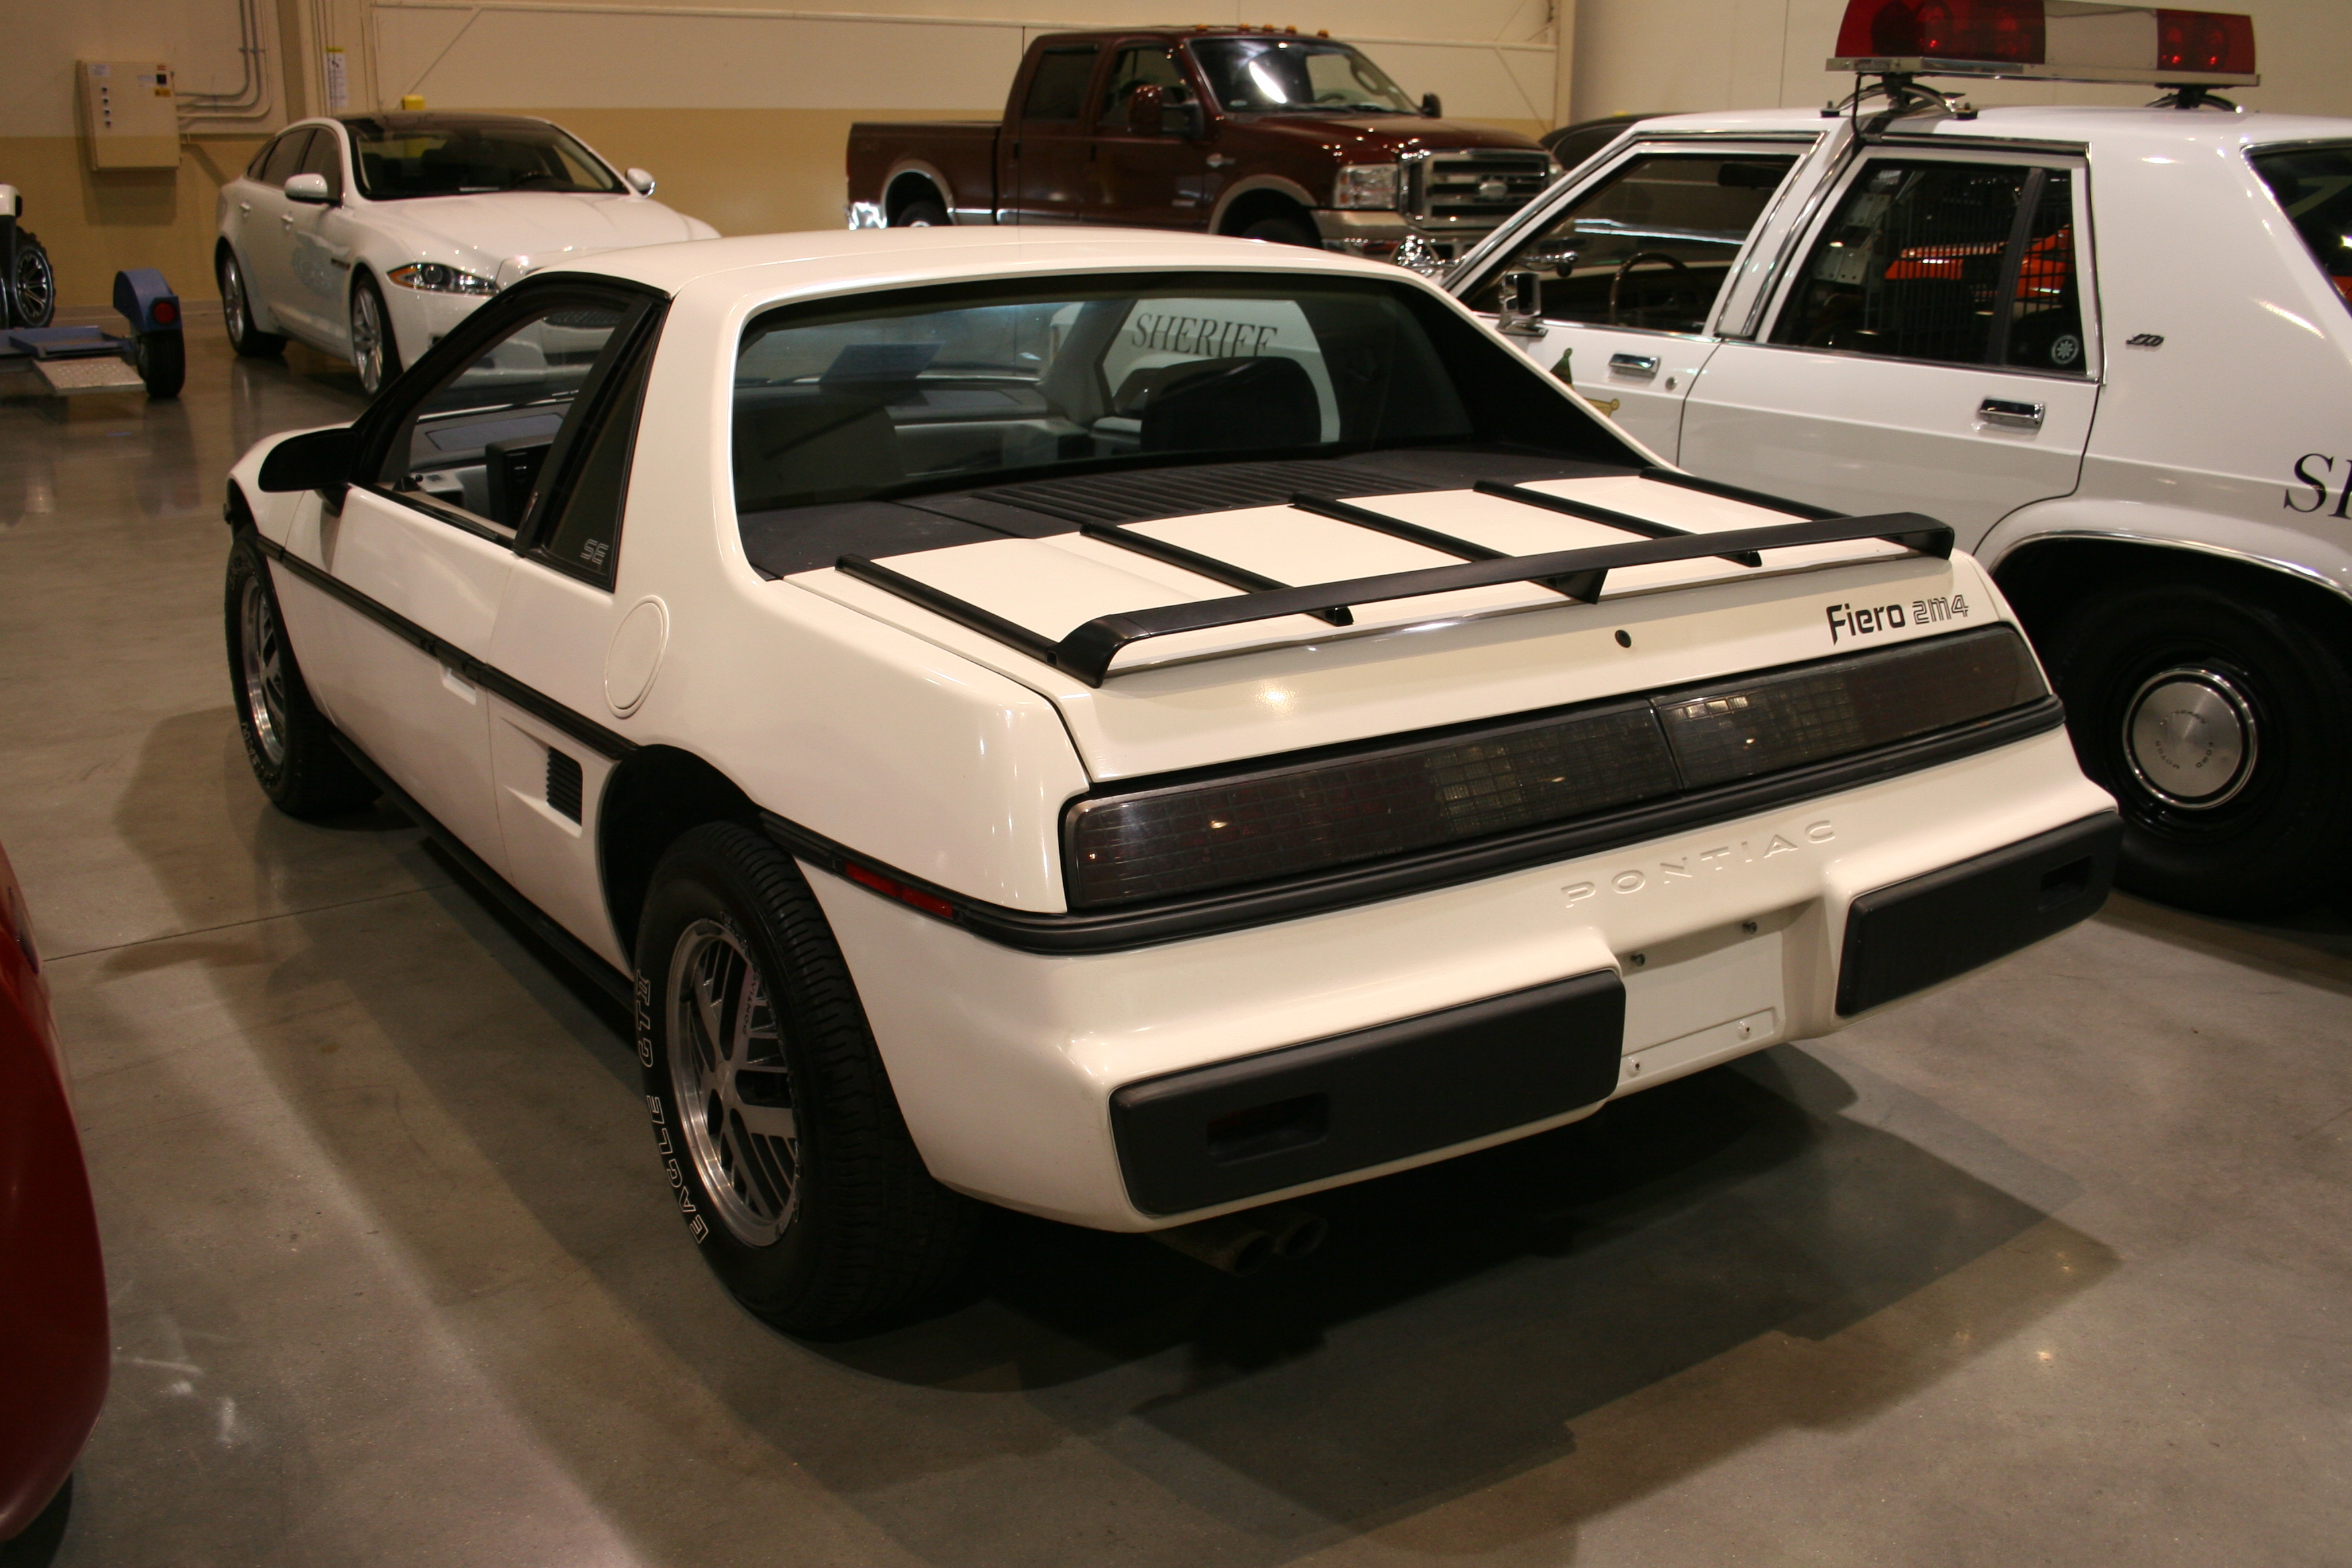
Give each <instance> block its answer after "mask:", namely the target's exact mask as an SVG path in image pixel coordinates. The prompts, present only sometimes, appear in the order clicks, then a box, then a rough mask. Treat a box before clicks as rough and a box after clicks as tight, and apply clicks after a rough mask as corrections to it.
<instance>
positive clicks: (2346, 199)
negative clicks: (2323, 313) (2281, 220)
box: [2253, 147, 2352, 302]
mask: <svg viewBox="0 0 2352 1568" xmlns="http://www.w3.org/2000/svg"><path fill="white" fill-rule="evenodd" d="M2253 162H2254V172H2255V173H2256V174H2260V175H2262V177H2263V184H2267V185H2268V186H2270V188H2271V195H2273V196H2276V197H2277V198H2278V205H2280V206H2282V207H2284V208H2285V209H2286V216H2287V219H2288V221H2289V222H2291V223H2293V224H2294V230H2295V232H2296V233H2297V234H2299V235H2301V236H2303V243H2304V244H2305V245H2307V246H2309V247H2311V255H2312V258H2313V259H2314V260H2315V261H2317V262H2318V263H2319V269H2320V270H2321V271H2322V272H2325V273H2326V274H2327V277H2328V280H2329V281H2331V282H2333V283H2334V284H2335V285H2336V292H2337V293H2338V294H2341V295H2342V296H2343V297H2344V298H2345V300H2347V302H2352V147H2297V148H2294V150H2292V151H2290V152H2282V153H2255V154H2254V155H2253Z"/></svg>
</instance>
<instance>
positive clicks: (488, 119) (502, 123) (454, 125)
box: [334, 109, 553, 136]
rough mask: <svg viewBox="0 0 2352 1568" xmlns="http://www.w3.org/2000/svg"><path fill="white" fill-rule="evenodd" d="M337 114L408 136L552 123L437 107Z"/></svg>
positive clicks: (354, 122) (346, 121)
mask: <svg viewBox="0 0 2352 1568" xmlns="http://www.w3.org/2000/svg"><path fill="white" fill-rule="evenodd" d="M334 118H335V120H336V121H338V122H340V123H341V124H344V125H348V126H351V127H352V128H353V129H355V130H356V129H362V128H364V129H367V130H370V131H374V132H379V133H381V134H384V135H389V136H408V135H414V134H416V133H418V132H426V131H502V130H503V131H521V130H525V129H531V130H539V129H544V128H545V127H546V126H548V125H550V124H551V123H553V121H546V120H541V119H539V118H538V117H536V116H534V115H529V114H468V113H462V112H457V111H455V110H436V109H403V110H389V111H387V112H385V113H382V114H338V115H336V116H335V117H334Z"/></svg>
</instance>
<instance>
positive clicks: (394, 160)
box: [344, 120, 623, 202]
mask: <svg viewBox="0 0 2352 1568" xmlns="http://www.w3.org/2000/svg"><path fill="white" fill-rule="evenodd" d="M344 123H345V124H346V125H348V126H349V127H350V129H351V133H352V167H353V168H354V169H356V170H357V171H358V173H359V180H360V194H361V195H364V196H366V197H367V198H368V199H369V200H370V201H377V202H391V201H403V200H406V199H409V198H411V197H415V196H470V195H487V194H488V193H490V192H494V191H595V192H605V193H612V194H615V195H617V194H618V193H619V192H620V191H621V190H622V189H623V186H622V184H621V183H620V181H618V180H616V179H614V177H613V174H612V171H611V170H609V169H607V168H605V167H604V164H602V163H598V162H597V161H596V160H595V159H594V158H593V157H592V156H590V154H589V153H588V150H587V149H586V148H584V147H583V146H581V145H580V143H579V142H574V141H573V140H572V138H571V137H569V136H566V135H565V134H564V133H563V132H561V131H558V130H557V129H556V128H555V127H554V126H552V125H513V124H482V125H465V124H456V125H436V126H433V127H432V128H430V129H427V130H412V131H395V130H388V129H386V128H384V127H383V126H381V125H377V124H375V123H373V121H365V120H354V121H344Z"/></svg>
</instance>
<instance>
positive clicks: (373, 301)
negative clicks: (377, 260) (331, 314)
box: [351, 272, 401, 397]
mask: <svg viewBox="0 0 2352 1568" xmlns="http://www.w3.org/2000/svg"><path fill="white" fill-rule="evenodd" d="M351 309H352V369H353V370H356V371H358V372H359V374H360V390H361V391H362V392H364V393H366V394H367V395H369V396H370V397H373V396H374V395H376V394H377V393H379V392H382V391H383V389H384V388H385V387H387V386H390V385H391V384H393V383H394V382H395V381H397V380H399V379H400V371H401V363H400V337H399V334H397V333H396V332H394V331H393V329H392V312H391V311H390V310H386V309H385V308H384V303H383V289H379V288H377V287H376V286H375V279H373V278H371V277H369V276H368V275H367V274H366V273H364V272H362V273H361V274H360V275H359V276H358V277H357V278H354V279H352V307H351Z"/></svg>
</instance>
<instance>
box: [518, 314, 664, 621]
mask: <svg viewBox="0 0 2352 1568" xmlns="http://www.w3.org/2000/svg"><path fill="white" fill-rule="evenodd" d="M653 358H654V356H653V345H652V344H651V343H650V342H648V343H646V344H645V345H644V347H642V348H641V349H640V350H639V351H638V353H636V354H635V356H634V357H633V358H632V359H631V361H630V362H629V363H627V364H625V365H624V366H622V367H621V368H620V372H619V374H620V384H619V385H617V386H615V387H614V388H613V390H612V392H611V393H610V394H609V395H606V396H605V397H604V399H603V400H602V401H603V404H604V406H603V409H602V411H601V412H600V413H599V414H598V415H597V416H595V418H596V423H595V424H594V426H592V427H591V428H589V429H588V430H587V431H586V432H585V435H586V439H587V441H588V450H587V452H586V454H585V455H583V457H582V458H580V461H579V463H578V466H577V467H576V468H574V469H573V471H572V477H571V479H570V481H569V482H568V483H567V484H566V485H565V486H564V488H563V489H562V490H560V491H559V492H557V493H556V494H555V495H554V496H553V497H551V500H550V506H551V510H553V512H554V518H555V521H554V522H553V523H552V524H551V526H549V527H548V528H547V529H546V530H545V531H544V532H543V534H542V535H541V539H540V542H539V543H538V544H537V545H535V546H534V547H533V548H532V550H531V553H532V554H533V555H535V556H537V557H539V558H540V559H541V560H542V561H545V562H547V563H549V564H551V565H552V566H556V567H559V568H561V569H562V570H563V571H565V572H568V573H570V574H572V575H573V576H575V577H583V578H585V579H587V580H588V581H589V582H591V583H593V584H596V585H597V586H598V587H600V588H610V587H611V586H612V585H613V576H614V571H615V570H616V568H617V567H618V566H619V564H620V550H621V508H622V504H623V503H624V502H625V500H627V499H628V494H629V460H630V458H631V456H632V454H633V453H634V452H635V449H636V444H637V416H638V414H639V413H640V412H641V411H642V410H643V409H644V407H645V402H646V376H647V374H649V373H650V371H651V370H652V367H653Z"/></svg>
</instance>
